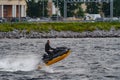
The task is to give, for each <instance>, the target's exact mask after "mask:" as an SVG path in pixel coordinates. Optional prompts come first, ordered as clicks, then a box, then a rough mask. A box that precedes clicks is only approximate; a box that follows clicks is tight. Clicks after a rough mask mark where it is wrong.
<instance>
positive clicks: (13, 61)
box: [0, 54, 40, 71]
mask: <svg viewBox="0 0 120 80" xmlns="http://www.w3.org/2000/svg"><path fill="white" fill-rule="evenodd" d="M39 61H40V59H39V57H38V56H36V55H33V54H32V55H17V56H16V55H12V56H11V55H9V56H6V57H4V58H2V59H0V71H31V70H35V69H36V66H37V65H38V63H39Z"/></svg>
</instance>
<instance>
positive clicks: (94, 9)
mask: <svg viewBox="0 0 120 80" xmlns="http://www.w3.org/2000/svg"><path fill="white" fill-rule="evenodd" d="M86 5H87V10H86V12H87V13H89V14H98V13H99V6H100V5H99V3H96V2H90V3H86Z"/></svg>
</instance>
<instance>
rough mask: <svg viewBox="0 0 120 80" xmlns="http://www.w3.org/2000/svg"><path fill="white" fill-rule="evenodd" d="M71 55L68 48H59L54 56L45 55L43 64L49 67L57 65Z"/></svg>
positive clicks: (54, 52)
mask: <svg viewBox="0 0 120 80" xmlns="http://www.w3.org/2000/svg"><path fill="white" fill-rule="evenodd" d="M69 54H70V48H67V47H57V48H56V49H55V50H54V51H53V55H47V54H44V55H43V58H42V60H43V62H44V63H45V64H46V65H47V66H49V65H52V64H54V63H56V62H58V61H61V60H63V59H64V58H66V57H67V56H68V55H69Z"/></svg>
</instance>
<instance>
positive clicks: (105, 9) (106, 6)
mask: <svg viewBox="0 0 120 80" xmlns="http://www.w3.org/2000/svg"><path fill="white" fill-rule="evenodd" d="M102 4H103V6H102V11H103V13H104V15H105V17H110V3H106V2H103V3H102Z"/></svg>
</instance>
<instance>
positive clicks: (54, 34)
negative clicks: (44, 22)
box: [0, 28, 120, 39]
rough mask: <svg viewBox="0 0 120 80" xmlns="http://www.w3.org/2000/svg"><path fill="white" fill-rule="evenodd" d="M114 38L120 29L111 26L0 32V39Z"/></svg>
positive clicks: (119, 35) (117, 35) (119, 32)
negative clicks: (84, 28) (74, 30)
mask: <svg viewBox="0 0 120 80" xmlns="http://www.w3.org/2000/svg"><path fill="white" fill-rule="evenodd" d="M106 37H109V38H112V37H120V30H115V29H114V28H111V29H110V30H109V31H105V30H94V31H84V32H73V31H60V32H58V31H55V30H51V31H49V32H48V33H47V32H34V31H30V32H29V33H28V32H27V31H26V30H22V31H19V30H14V31H11V32H0V39H4V38H9V39H20V38H26V39H32V38H106Z"/></svg>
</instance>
